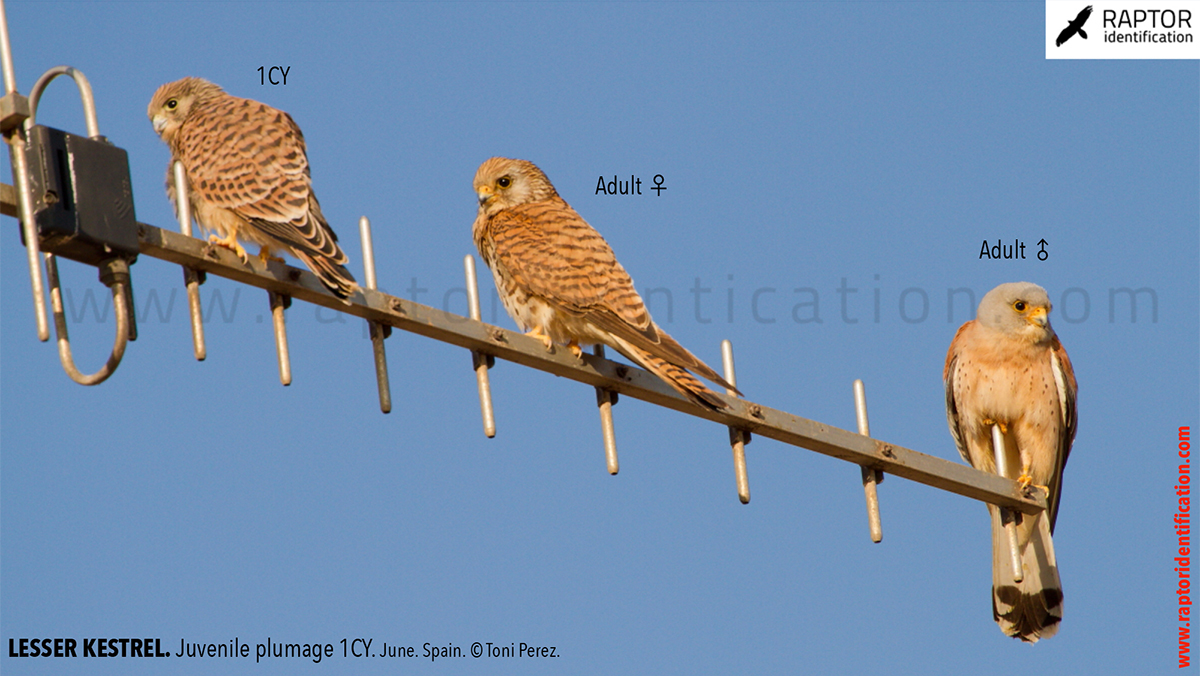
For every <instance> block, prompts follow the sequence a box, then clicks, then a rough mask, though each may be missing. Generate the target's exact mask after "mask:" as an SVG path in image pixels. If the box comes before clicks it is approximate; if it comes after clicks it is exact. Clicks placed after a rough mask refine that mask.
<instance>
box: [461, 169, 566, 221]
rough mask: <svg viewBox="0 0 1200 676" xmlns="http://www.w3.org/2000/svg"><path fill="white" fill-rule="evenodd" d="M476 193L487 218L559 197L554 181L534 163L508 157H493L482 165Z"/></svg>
mask: <svg viewBox="0 0 1200 676" xmlns="http://www.w3.org/2000/svg"><path fill="white" fill-rule="evenodd" d="M475 194H476V195H478V196H479V213H481V214H484V215H487V216H491V215H492V214H495V213H496V212H498V211H501V210H503V209H508V208H510V207H515V206H519V205H522V204H529V203H530V202H541V201H542V200H547V199H550V198H552V197H555V196H557V195H558V193H557V192H555V190H554V186H553V185H550V179H548V178H546V174H544V173H542V170H541V169H538V168H537V166H535V165H534V164H533V162H527V161H525V160H510V159H508V158H507V157H493V158H491V159H490V160H486V161H484V163H483V164H481V165H479V170H478V171H476V172H475Z"/></svg>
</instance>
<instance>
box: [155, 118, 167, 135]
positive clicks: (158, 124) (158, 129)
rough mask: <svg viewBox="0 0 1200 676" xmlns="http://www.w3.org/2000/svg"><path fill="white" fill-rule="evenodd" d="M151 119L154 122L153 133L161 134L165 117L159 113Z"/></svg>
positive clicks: (165, 124) (164, 125) (164, 124)
mask: <svg viewBox="0 0 1200 676" xmlns="http://www.w3.org/2000/svg"><path fill="white" fill-rule="evenodd" d="M151 121H152V122H153V123H154V133H155V134H161V133H162V130H163V129H164V128H165V127H166V126H167V118H165V117H163V116H161V115H155V116H154V119H153V120H151Z"/></svg>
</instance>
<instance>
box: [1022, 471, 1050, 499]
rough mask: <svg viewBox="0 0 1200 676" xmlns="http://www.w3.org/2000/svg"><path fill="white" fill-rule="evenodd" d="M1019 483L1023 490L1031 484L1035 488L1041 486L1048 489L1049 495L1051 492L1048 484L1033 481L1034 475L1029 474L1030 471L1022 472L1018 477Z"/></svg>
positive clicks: (1045, 489)
mask: <svg viewBox="0 0 1200 676" xmlns="http://www.w3.org/2000/svg"><path fill="white" fill-rule="evenodd" d="M1017 483H1018V484H1020V485H1021V490H1025V489H1027V488H1029V487H1030V486H1033V487H1034V488H1040V489H1042V490H1044V491H1046V494H1047V495H1049V494H1050V488H1049V487H1048V486H1043V485H1041V484H1035V483H1033V477H1031V476H1029V472H1021V476H1019V477H1017Z"/></svg>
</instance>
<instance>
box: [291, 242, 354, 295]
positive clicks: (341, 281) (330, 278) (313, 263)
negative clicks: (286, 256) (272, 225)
mask: <svg viewBox="0 0 1200 676" xmlns="http://www.w3.org/2000/svg"><path fill="white" fill-rule="evenodd" d="M292 253H294V254H295V255H296V257H297V258H299V259H300V260H301V261H304V264H305V265H307V266H308V269H309V270H312V273H313V274H314V275H316V276H317V278H318V279H320V280H321V283H322V284H324V285H325V288H326V289H329V292H330V293H332V294H333V295H335V296H337V297H338V298H341V299H342V300H347V299H348V298H350V294H352V293H354V290H355V289H357V288H358V283H357V282H355V281H354V276H353V275H351V274H350V271H349V270H347V269H346V266H344V265H338V264H337V263H334V262H333V261H332V260H330V259H328V258H325V257H324V256H312V255H309V254H307V253H305V252H303V251H296V250H293V251H292ZM347 302H349V301H347Z"/></svg>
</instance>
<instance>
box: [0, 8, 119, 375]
mask: <svg viewBox="0 0 1200 676" xmlns="http://www.w3.org/2000/svg"><path fill="white" fill-rule="evenodd" d="M2 12H3V7H2V6H0V13H2ZM0 24H3V25H4V27H3V29H2V30H0V43H2V44H0V52H2V56H3V68H4V78H5V88H6V90H7V94H6V96H5V97H4V99H3V100H0V128H3V129H4V132H5V134H6V136H7V137H8V142H9V146H10V154H11V157H12V162H13V174H14V179H15V181H16V183H17V193H18V194H17V197H18V200H19V204H18V207H19V208H18V217H19V218H20V220H21V234H22V238H23V239H24V241H25V246H26V251H27V258H28V263H29V276H30V282H31V286H32V288H33V297H34V311H35V314H36V319H37V325H38V339H39V340H47V339H48V338H49V328H48V326H47V324H48V322H47V318H46V301H45V286H46V285H45V283H44V282H43V279H42V273H41V265H40V263H41V261H40V260H39V259H41V258H43V257H44V259H45V264H46V275H47V277H48V280H47V281H48V282H49V286H50V300H51V306H52V309H53V312H54V329H55V334H56V336H57V341H58V354H59V360H60V361H61V362H62V365H63V370H65V371H66V372H67V375H68V376H70V378H71V379H72V380H74V381H75V382H77V383H79V384H81V385H95V384H97V383H101V382H104V380H106V379H107V378H108V377H109V376H111V375H112V374H113V372H114V371H116V369H117V366H119V365H120V363H121V358H122V357H123V356H124V354H125V346H126V344H127V343H128V341H130V340H137V323H136V318H135V317H134V314H133V290H132V285H131V280H130V276H129V265H130V264H131V263H132V262H133V261H135V260H136V259H137V255H138V252H139V244H138V234H137V220H136V217H135V216H134V213H133V194H132V190H131V189H130V186H129V183H130V181H129V160H128V156H127V155H126V154H125V151H124V150H121V149H120V148H117V147H115V146H113V145H111V144H109V143H108V141H107V140H106V139H105V138H104V137H103V136H101V135H100V128H99V124H98V123H97V121H96V104H95V99H94V97H93V96H92V87H91V84H90V83H88V80H87V78H86V77H85V76H84V75H83V73H81V72H79V71H78V70H76V69H74V68H71V67H69V66H57V67H55V68H51V69H50V70H48V71H46V72H45V73H43V74H42V76H41V77H40V78H38V80H37V82H36V83H34V85H33V89H32V90H31V92H30V95H29V100H28V101H27V102H24V101H23V99H22V97H21V96H20V94H18V93H17V91H16V81H15V76H14V72H13V66H12V52H11V46H10V44H9V39H8V29H7V24H6V23H5V18H4V17H3V16H0ZM60 75H68V76H70V77H71V78H72V79H73V80H74V81H75V84H76V86H77V87H78V89H79V94H80V99H81V101H82V103H83V113H84V119H85V121H86V124H87V131H88V137H89V138H88V139H83V138H80V137H78V136H73V135H70V134H67V133H66V132H61V131H58V130H53V129H50V128H48V127H39V126H37V125H36V121H35V116H36V114H37V107H38V102H39V100H40V99H41V96H42V92H44V91H45V89H46V86H47V85H48V84H49V83H50V82H51V81H52V80H53V79H54V78H56V77H58V76H60ZM26 107H27V108H28V116H27V117H25V119H24V120H23V124H17V125H14V124H13V122H14V121H15V120H17V118H19V117H21V116H24V115H25V113H26V110H25V108H26ZM114 167H116V168H120V169H123V170H124V171H123V173H120V172H116V171H113V168H114ZM35 193H37V194H36V195H35ZM114 194H116V195H117V197H116V198H115V199H114V198H113V195H114ZM35 204H37V205H40V208H35ZM43 244H45V245H46V246H47V247H48V248H50V249H52V250H54V251H55V252H61V253H62V254H64V255H66V256H67V257H69V258H73V259H75V260H80V261H82V262H85V263H87V264H90V265H95V266H96V267H98V268H99V269H100V281H101V282H103V283H104V285H105V286H107V287H109V288H110V289H111V290H112V294H113V309H114V311H115V314H116V320H117V336H116V339H115V342H114V344H113V349H112V352H111V353H110V355H109V358H108V361H107V362H106V363H105V365H104V366H103V367H102V368H101V369H100V370H99V371H97V372H96V373H94V374H91V375H85V374H83V373H81V372H80V371H79V369H78V368H77V367H76V366H75V360H74V357H73V355H72V353H71V343H70V338H69V336H68V333H67V323H66V316H65V314H64V312H63V302H62V290H61V288H60V287H61V283H60V281H59V274H58V260H57V257H56V256H55V255H54V253H49V252H46V253H43V252H42V251H41V249H42V246H43Z"/></svg>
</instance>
